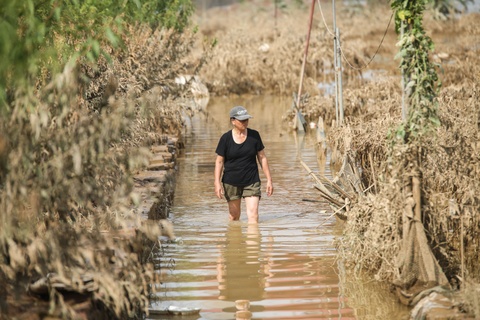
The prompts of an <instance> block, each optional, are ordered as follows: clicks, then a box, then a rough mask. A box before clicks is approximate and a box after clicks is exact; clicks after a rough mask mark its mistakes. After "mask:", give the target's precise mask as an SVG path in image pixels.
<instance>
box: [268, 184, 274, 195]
mask: <svg viewBox="0 0 480 320" xmlns="http://www.w3.org/2000/svg"><path fill="white" fill-rule="evenodd" d="M272 194H273V183H272V181H267V196H271V195H272Z"/></svg>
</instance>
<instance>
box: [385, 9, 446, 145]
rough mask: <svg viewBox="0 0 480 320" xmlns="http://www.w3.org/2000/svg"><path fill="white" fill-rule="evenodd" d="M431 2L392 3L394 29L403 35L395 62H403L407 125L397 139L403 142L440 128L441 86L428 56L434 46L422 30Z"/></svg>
mask: <svg viewBox="0 0 480 320" xmlns="http://www.w3.org/2000/svg"><path fill="white" fill-rule="evenodd" d="M429 1H431V0H394V1H393V2H392V9H393V10H394V13H395V28H396V31H397V33H398V34H400V40H399V42H398V43H397V46H399V47H400V51H399V53H398V54H397V56H396V58H397V59H400V69H401V70H402V73H403V76H404V80H405V96H406V104H407V105H408V113H407V118H406V119H405V120H406V121H405V122H404V123H403V126H402V128H399V129H398V131H397V138H401V139H402V140H403V141H404V142H408V141H410V140H412V139H416V138H419V137H421V136H422V135H423V134H425V133H427V132H431V131H432V130H433V129H434V128H436V127H438V126H439V124H440V121H439V118H438V114H437V102H436V96H437V92H438V88H439V86H440V83H439V81H438V75H437V72H436V66H435V64H433V63H432V62H430V60H429V52H430V51H432V50H433V48H434V45H433V41H432V39H431V38H430V37H429V36H427V35H426V33H425V30H424V28H423V12H424V10H425V7H426V5H427V4H428V2H429ZM402 29H403V32H402Z"/></svg>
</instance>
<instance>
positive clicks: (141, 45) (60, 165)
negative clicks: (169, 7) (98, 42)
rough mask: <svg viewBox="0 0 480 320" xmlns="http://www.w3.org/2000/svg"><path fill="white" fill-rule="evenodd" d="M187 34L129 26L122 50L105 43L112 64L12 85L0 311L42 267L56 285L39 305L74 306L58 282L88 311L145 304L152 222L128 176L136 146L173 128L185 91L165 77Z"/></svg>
mask: <svg viewBox="0 0 480 320" xmlns="http://www.w3.org/2000/svg"><path fill="white" fill-rule="evenodd" d="M133 31H135V32H133ZM192 43H193V34H192V33H188V32H187V33H185V34H184V35H177V34H174V33H170V32H168V31H157V32H152V31H150V30H148V29H141V30H138V29H132V36H131V37H129V38H126V39H125V44H126V50H125V51H118V52H116V51H114V50H111V49H109V48H106V49H107V50H109V51H110V53H111V56H112V64H107V63H106V62H105V61H103V62H101V63H100V64H99V65H98V66H96V67H92V66H91V65H87V64H81V63H80V64H79V65H78V66H67V67H66V68H65V70H64V72H63V73H61V74H58V75H53V76H52V80H51V82H49V83H48V84H46V85H45V86H43V87H39V88H38V90H37V91H36V92H16V100H15V102H14V104H13V106H12V107H13V108H14V111H13V112H12V114H11V117H10V118H9V119H5V118H2V120H1V122H0V128H1V134H0V136H1V137H2V139H0V142H2V143H4V145H6V146H7V147H3V148H2V150H0V151H1V159H2V163H3V164H2V171H1V172H2V176H1V183H2V184H1V190H0V211H1V212H2V213H1V223H2V228H1V232H0V256H1V257H2V258H1V259H2V264H0V281H1V283H2V288H3V289H2V290H1V294H0V300H2V301H8V302H9V304H8V305H6V304H5V303H3V302H2V303H1V304H0V308H1V313H2V315H4V316H5V317H7V318H9V317H13V316H17V315H21V313H22V312H24V310H25V306H24V305H22V303H32V302H31V301H27V302H25V300H24V299H15V298H13V297H23V296H25V294H26V289H27V287H28V284H30V283H31V282H32V281H35V280H37V279H39V278H42V277H46V276H47V275H48V274H50V275H55V277H54V279H55V281H57V282H58V283H60V284H61V285H60V287H59V289H52V288H50V289H51V290H50V291H49V293H47V294H46V296H44V297H42V298H43V299H45V300H46V301H49V303H50V308H49V309H48V308H47V309H44V310H41V311H39V312H43V313H44V314H50V315H52V316H55V317H59V318H75V317H76V316H79V315H78V314H77V315H75V314H76V312H78V310H76V309H75V300H74V303H73V304H72V302H71V301H67V297H66V296H65V295H64V294H65V293H64V292H63V293H62V294H60V291H62V290H63V289H64V288H68V290H67V291H71V292H76V293H78V294H80V296H82V297H83V298H87V299H89V300H90V301H91V303H92V304H93V306H94V308H93V309H96V310H97V311H98V312H100V314H97V317H102V318H105V317H112V318H126V317H133V316H136V315H139V314H141V313H142V312H145V311H146V310H147V307H148V296H149V292H150V291H151V290H153V289H154V288H153V287H151V286H150V284H152V283H157V282H158V281H157V279H156V272H154V269H153V265H152V264H151V263H149V257H151V254H153V253H154V252H156V251H157V250H158V249H159V242H158V236H159V235H161V233H162V231H161V228H160V226H159V225H157V226H155V227H153V228H152V227H151V226H147V225H144V224H142V223H141V221H140V217H139V216H137V215H136V214H135V210H133V209H134V206H135V203H136V199H137V198H138V196H136V195H135V194H134V193H133V189H132V187H133V178H132V176H133V174H135V173H136V170H139V169H141V168H143V167H145V166H146V164H147V163H148V157H149V155H150V153H149V151H148V149H147V147H149V146H150V145H152V144H158V143H166V139H167V136H168V135H176V134H178V133H179V132H180V131H181V130H182V118H181V112H182V111H183V110H184V109H185V108H184V105H183V99H184V98H186V97H189V96H190V93H189V92H188V91H186V90H185V88H180V87H178V86H176V85H175V84H174V78H175V76H176V75H178V74H179V73H185V72H186V70H185V65H184V64H183V60H182V59H184V58H185V56H186V55H187V54H188V52H189V48H190V46H191V44H192ZM192 66H193V67H195V62H193V63H192ZM190 71H191V70H190ZM86 79H87V80H86ZM132 227H134V228H135V229H136V232H133V233H131V234H130V233H129V234H123V233H122V232H121V230H133V229H132ZM111 253H114V254H113V255H112V254H111ZM60 288H61V289H60ZM87 288H88V289H87ZM83 298H81V299H80V300H78V299H77V301H76V302H79V301H80V302H82V301H83ZM47 307H48V305H47ZM90 309H91V308H90ZM18 312H20V313H18ZM27 313H28V310H27ZM102 314H103V315H102ZM31 316H32V317H33V316H34V315H33V314H31Z"/></svg>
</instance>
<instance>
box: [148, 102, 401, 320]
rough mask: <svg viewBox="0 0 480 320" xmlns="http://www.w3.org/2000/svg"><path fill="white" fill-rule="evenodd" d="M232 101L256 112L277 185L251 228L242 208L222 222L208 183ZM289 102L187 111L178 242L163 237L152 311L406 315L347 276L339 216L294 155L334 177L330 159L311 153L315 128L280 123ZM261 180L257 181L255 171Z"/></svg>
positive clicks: (379, 292)
mask: <svg viewBox="0 0 480 320" xmlns="http://www.w3.org/2000/svg"><path fill="white" fill-rule="evenodd" d="M239 104H241V105H244V106H245V107H246V108H247V109H248V111H249V113H251V114H252V115H253V117H254V118H253V119H251V120H250V124H249V127H250V128H253V129H257V130H258V131H259V132H260V134H261V136H262V139H263V141H264V144H265V146H266V149H265V151H266V154H267V157H268V159H269V164H270V169H271V171H272V177H273V183H274V187H275V193H274V195H273V196H271V197H266V196H264V197H262V199H261V202H260V218H259V224H258V225H257V226H254V225H248V224H247V223H246V215H245V213H244V212H243V213H242V217H241V221H237V222H229V221H228V213H227V204H226V202H225V201H224V200H219V199H217V198H216V196H215V192H214V189H213V170H214V160H215V147H216V145H217V142H218V139H219V138H220V135H221V134H222V133H223V132H225V131H227V130H229V129H230V122H229V119H228V110H229V109H230V108H231V107H233V106H235V105H239ZM290 105H291V99H287V98H278V97H240V98H228V99H227V98H215V99H213V100H210V102H209V104H208V106H207V107H206V108H205V110H204V111H203V112H200V113H199V114H197V115H195V116H194V117H193V118H192V119H190V121H189V124H188V129H187V133H186V148H185V150H184V151H183V152H182V155H181V156H180V157H179V159H178V165H179V169H178V174H177V183H176V190H175V200H174V207H173V208H172V212H171V214H170V219H171V221H172V222H173V224H174V226H175V233H176V236H177V237H181V238H182V241H181V242H179V243H171V244H164V247H163V255H162V256H161V257H159V259H158V264H159V265H158V267H160V269H161V273H162V282H161V283H159V284H158V291H159V292H158V293H157V294H156V298H158V299H155V301H152V304H151V309H153V310H165V309H166V308H168V307H169V306H175V307H186V308H201V310H200V313H199V314H197V315H193V316H188V317H187V316H183V317H182V319H327V318H328V319H340V318H341V319H378V316H382V317H389V318H391V319H402V318H405V317H406V315H407V313H406V310H405V309H404V308H403V307H402V306H400V305H399V304H398V303H397V302H396V301H395V298H394V297H393V296H392V295H390V293H389V292H388V291H387V290H385V289H383V288H379V286H378V285H376V286H375V287H374V288H373V289H372V290H371V291H369V290H368V289H365V288H366V286H368V285H360V283H359V282H360V281H361V280H358V279H355V280H348V279H347V277H345V270H343V267H342V262H341V261H340V260H337V259H336V255H335V245H334V243H333V242H334V239H335V237H338V236H340V235H341V230H342V226H341V222H337V221H336V220H335V218H330V219H329V216H330V214H331V212H330V209H329V207H328V205H327V203H325V202H322V201H321V200H320V197H319V195H318V192H317V191H316V190H315V189H314V188H313V187H312V185H313V182H312V180H311V178H310V177H309V176H308V175H307V174H306V171H305V170H304V169H303V167H302V166H301V164H300V162H299V159H300V158H301V159H302V160H303V161H304V162H305V163H306V164H307V165H308V166H309V167H310V168H312V169H313V170H314V171H317V172H318V171H321V172H322V173H324V174H325V175H326V176H327V177H331V173H330V170H329V165H328V159H327V161H326V163H325V161H324V162H322V161H318V160H317V155H316V151H315V143H316V139H315V136H314V135H313V134H305V135H297V134H294V133H292V132H288V130H287V128H286V127H285V125H283V123H282V116H283V115H284V114H285V112H286V111H287V110H288V108H290ZM260 172H261V171H260ZM261 179H262V182H264V183H263V186H264V185H265V177H264V176H263V173H262V172H261ZM262 192H264V189H263V190H262ZM325 222H326V223H325ZM320 225H321V226H320ZM352 281H353V282H352ZM349 292H352V297H350V296H349V295H348V293H349ZM371 292H374V293H375V294H372V293H371ZM372 296H376V298H374V299H373V300H372V299H371V297H372ZM238 300H248V301H249V304H250V308H249V312H250V313H248V312H247V313H243V315H240V313H236V312H237V309H236V307H235V301H238ZM379 310H383V311H379ZM150 319H171V316H167V315H159V316H158V315H156V316H153V315H151V316H150Z"/></svg>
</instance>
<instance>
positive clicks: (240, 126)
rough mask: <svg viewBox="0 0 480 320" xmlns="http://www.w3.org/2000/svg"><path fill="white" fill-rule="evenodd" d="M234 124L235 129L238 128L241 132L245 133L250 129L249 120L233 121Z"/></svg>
mask: <svg viewBox="0 0 480 320" xmlns="http://www.w3.org/2000/svg"><path fill="white" fill-rule="evenodd" d="M232 124H233V126H234V127H235V128H237V129H238V130H240V131H243V130H245V129H247V127H248V119H247V120H238V119H235V118H234V119H232Z"/></svg>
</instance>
